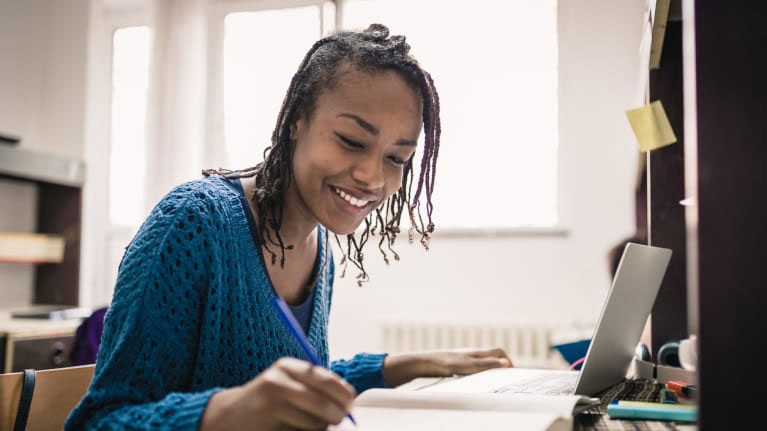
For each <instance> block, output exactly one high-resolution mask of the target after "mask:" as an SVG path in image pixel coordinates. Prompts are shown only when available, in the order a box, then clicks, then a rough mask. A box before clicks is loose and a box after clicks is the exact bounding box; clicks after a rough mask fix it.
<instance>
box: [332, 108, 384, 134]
mask: <svg viewBox="0 0 767 431" xmlns="http://www.w3.org/2000/svg"><path fill="white" fill-rule="evenodd" d="M338 117H346V118H351V119H352V120H354V121H356V122H357V124H359V125H360V127H362V128H363V129H365V130H367V131H368V132H370V134H372V135H378V128H377V127H376V126H374V125H372V124H370V123H368V122H367V121H365V120H363V119H362V118H360V117H359V116H357V115H354V114H350V113H348V112H344V113H343V114H338Z"/></svg>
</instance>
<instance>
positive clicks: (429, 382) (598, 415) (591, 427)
mask: <svg viewBox="0 0 767 431" xmlns="http://www.w3.org/2000/svg"><path fill="white" fill-rule="evenodd" d="M456 378H459V377H441V378H440V377H436V378H418V379H415V380H413V381H411V382H409V383H406V384H404V385H402V386H400V387H398V388H397V390H419V389H422V388H425V387H428V386H433V385H437V384H440V383H443V382H445V381H450V380H453V379H456ZM663 387H664V385H663V384H661V383H657V382H655V381H653V380H647V379H639V380H626V381H625V382H621V383H618V384H616V385H615V386H613V387H611V388H610V389H607V390H605V391H604V392H602V393H601V394H600V395H599V398H600V399H601V400H602V404H601V405H600V406H599V407H595V408H593V409H591V410H590V411H588V412H586V413H582V414H579V415H576V416H575V417H574V424H573V430H574V431H613V430H617V431H624V430H627V429H631V430H637V431H658V430H664V431H666V430H667V431H696V430H697V426H696V425H695V424H684V425H681V424H675V423H673V422H667V421H644V420H636V421H628V420H615V419H610V417H609V416H608V415H607V405H608V404H609V403H611V402H612V401H614V400H618V399H620V400H635V401H652V402H657V401H658V399H659V397H660V395H659V393H660V390H661V389H662V388H663Z"/></svg>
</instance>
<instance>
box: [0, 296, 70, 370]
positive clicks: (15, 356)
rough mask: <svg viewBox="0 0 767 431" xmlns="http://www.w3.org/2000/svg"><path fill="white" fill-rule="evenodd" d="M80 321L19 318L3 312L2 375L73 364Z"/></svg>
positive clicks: (0, 318)
mask: <svg viewBox="0 0 767 431" xmlns="http://www.w3.org/2000/svg"><path fill="white" fill-rule="evenodd" d="M79 325H80V319H62V320H49V319H26V318H24V319H17V318H13V317H11V311H10V310H0V373H11V372H16V371H22V370H24V369H25V368H34V369H38V370H44V369H48V368H60V367H67V366H69V365H71V362H70V360H69V354H70V352H71V351H72V346H73V344H74V338H75V331H76V330H77V327H78V326H79Z"/></svg>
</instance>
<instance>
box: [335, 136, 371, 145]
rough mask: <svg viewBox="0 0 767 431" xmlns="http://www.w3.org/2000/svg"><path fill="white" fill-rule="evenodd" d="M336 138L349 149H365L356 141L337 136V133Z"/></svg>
mask: <svg viewBox="0 0 767 431" xmlns="http://www.w3.org/2000/svg"><path fill="white" fill-rule="evenodd" d="M336 136H338V139H340V140H341V142H343V143H344V144H346V145H347V146H349V147H352V148H365V146H364V145H362V144H360V143H359V142H357V141H353V140H351V139H349V138H347V137H346V136H343V135H339V134H338V133H336Z"/></svg>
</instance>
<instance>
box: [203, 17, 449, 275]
mask: <svg viewBox="0 0 767 431" xmlns="http://www.w3.org/2000/svg"><path fill="white" fill-rule="evenodd" d="M409 51H410V46H409V45H408V44H407V42H405V37H404V36H391V37H390V36H389V29H388V28H387V27H386V26H384V25H381V24H371V25H370V26H369V27H368V28H367V29H366V30H364V31H361V32H360V31H341V32H338V33H335V34H332V35H330V36H327V37H325V38H322V39H320V40H319V41H317V42H315V43H314V45H313V46H312V47H311V49H309V52H307V54H306V56H305V57H304V59H303V61H302V62H301V65H300V66H299V67H298V71H297V72H296V73H295V75H293V79H292V80H291V82H290V87H289V88H288V91H287V93H286V94H285V99H284V100H283V102H282V108H281V109H280V113H279V116H278V117H277V124H276V126H275V128H274V132H273V133H272V139H271V145H270V146H269V147H268V148H267V149H266V150H265V151H264V161H263V162H261V163H259V164H257V165H256V166H253V167H249V168H246V169H239V170H234V171H232V170H228V169H206V170H203V172H202V174H203V175H205V176H209V175H213V174H215V175H221V176H223V177H225V178H228V179H233V178H245V177H252V176H255V177H256V180H255V189H254V192H253V196H251V199H252V200H253V202H254V203H255V205H256V208H257V210H258V237H259V240H260V241H261V243H262V244H264V246H265V248H266V250H267V251H268V252H269V254H270V255H271V261H272V264H274V263H275V262H276V258H277V254H276V253H275V251H274V250H272V248H271V246H274V247H276V248H277V249H279V251H280V265H281V266H283V267H284V265H285V250H286V249H288V250H290V249H292V248H293V246H292V245H289V244H285V243H284V242H283V239H282V236H281V235H280V229H281V227H282V215H283V209H284V200H283V199H284V194H285V191H286V190H287V188H288V186H289V185H290V181H291V178H292V175H293V173H292V155H293V149H294V146H295V141H293V140H292V139H291V138H290V125H291V122H292V121H293V120H294V119H295V118H296V116H299V115H300V116H305V118H306V119H307V120H308V119H310V118H311V116H312V113H313V112H314V108H315V105H316V102H317V98H318V96H319V94H320V93H321V92H322V91H323V90H327V89H332V88H334V86H335V85H336V83H337V78H338V76H337V75H338V74H337V73H336V72H337V69H338V67H339V65H341V64H342V63H347V64H349V65H351V66H353V67H354V68H356V69H358V70H360V71H363V72H376V71H381V70H394V71H396V72H397V73H398V74H399V75H400V76H401V77H402V78H403V79H404V80H405V82H407V83H408V84H409V85H410V86H411V87H413V89H415V90H417V91H418V93H419V94H420V96H421V100H422V104H423V125H424V129H425V139H424V141H425V145H424V152H423V155H422V157H421V165H420V176H419V177H418V181H417V184H416V189H415V194H413V193H412V189H413V157H411V158H410V160H408V162H407V163H406V165H405V167H404V169H403V174H402V185H401V186H400V188H399V190H398V191H397V192H395V193H394V194H393V195H392V196H390V197H389V198H388V200H387V201H386V203H385V204H382V205H380V206H379V207H378V208H376V209H375V210H374V211H373V212H371V213H370V214H369V215H368V217H367V218H366V219H365V228H364V230H363V231H362V232H361V233H360V235H359V237H357V235H355V233H351V234H349V235H347V237H346V247H345V250H344V246H343V245H341V240H340V239H339V238H338V235H336V236H335V238H336V242H337V243H338V245H339V247H340V248H341V250H342V251H343V253H344V255H343V257H342V259H341V262H340V263H341V264H342V265H344V269H343V272H342V273H341V276H342V277H343V276H344V274H345V272H346V265H347V264H348V262H352V264H353V265H354V266H356V267H357V268H358V269H359V271H360V273H359V274H358V275H357V283H358V284H359V285H360V286H361V285H362V283H363V282H365V281H367V280H368V279H369V277H368V274H367V272H366V271H365V267H364V265H363V253H362V249H363V247H364V246H365V244H366V243H367V241H368V239H369V238H370V236H374V235H376V234H378V235H380V240H379V241H378V249H379V250H380V251H381V253H382V254H383V258H384V261H385V262H386V263H387V264H389V258H388V255H387V251H386V250H388V251H389V253H391V254H392V256H393V257H394V259H395V260H399V255H398V254H397V253H396V252H395V251H394V250H393V249H392V245H393V244H394V240H395V238H396V237H397V234H399V233H400V229H399V225H400V220H401V218H402V215H403V209H404V208H405V206H407V214H408V217H409V219H410V223H411V226H412V227H411V228H410V230H409V232H408V239H409V241H410V242H411V243H412V242H413V239H414V237H415V235H416V232H417V233H418V234H419V235H420V237H421V238H420V240H421V244H422V245H423V246H424V248H426V249H427V250H428V248H429V238H430V236H431V233H432V232H433V231H434V223H433V222H432V211H433V205H432V201H431V197H432V193H433V192H434V178H435V174H436V167H437V155H438V152H439V140H440V133H441V126H440V119H439V95H438V94H437V89H436V88H435V87H434V82H433V81H432V78H431V76H430V75H429V73H428V72H426V71H424V70H423V69H421V67H420V65H419V64H418V62H417V61H416V60H415V58H413V57H412V55H410V54H409ZM422 193H425V195H426V218H427V221H426V223H424V217H423V215H422V212H421V206H420V198H421V194H422ZM267 226H268V227H269V228H271V232H270V229H267ZM272 232H273V234H272ZM384 244H385V247H386V250H385V249H384Z"/></svg>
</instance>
